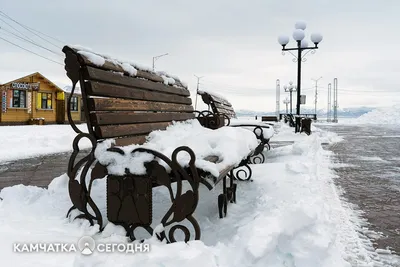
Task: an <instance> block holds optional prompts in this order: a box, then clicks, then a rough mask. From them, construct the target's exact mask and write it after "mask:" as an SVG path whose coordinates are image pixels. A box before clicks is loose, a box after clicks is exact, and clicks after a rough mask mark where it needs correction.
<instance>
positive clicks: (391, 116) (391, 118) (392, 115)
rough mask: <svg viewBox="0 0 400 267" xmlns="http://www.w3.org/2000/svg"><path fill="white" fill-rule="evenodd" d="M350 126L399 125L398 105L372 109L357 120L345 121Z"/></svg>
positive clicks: (399, 113) (399, 108) (399, 109)
mask: <svg viewBox="0 0 400 267" xmlns="http://www.w3.org/2000/svg"><path fill="white" fill-rule="evenodd" d="M346 123H350V124H395V125H400V104H397V105H394V106H392V107H384V108H378V109H374V110H372V111H370V112H368V113H366V114H364V115H362V116H360V117H359V118H356V119H352V120H348V121H346Z"/></svg>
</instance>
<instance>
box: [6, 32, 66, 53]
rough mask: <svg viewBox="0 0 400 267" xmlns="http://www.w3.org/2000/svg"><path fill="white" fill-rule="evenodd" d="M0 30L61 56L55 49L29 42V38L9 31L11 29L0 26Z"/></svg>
mask: <svg viewBox="0 0 400 267" xmlns="http://www.w3.org/2000/svg"><path fill="white" fill-rule="evenodd" d="M0 30H3V31H5V32H8V33H10V34H12V35H14V36H15V37H17V38H19V39H21V40H23V41H25V42H28V43H31V44H33V45H36V46H38V47H40V48H42V49H45V50H47V51H49V52H51V53H53V54H55V55H58V56H62V54H61V53H57V52H55V51H53V50H50V49H48V48H46V47H44V46H41V45H40V44H37V43H35V42H31V41H30V40H28V39H25V38H23V37H21V36H19V35H17V34H15V33H13V32H11V31H8V30H6V29H4V28H3V27H0Z"/></svg>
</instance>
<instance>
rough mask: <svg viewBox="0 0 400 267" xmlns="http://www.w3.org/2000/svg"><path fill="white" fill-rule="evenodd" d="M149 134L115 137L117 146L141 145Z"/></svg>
mask: <svg viewBox="0 0 400 267" xmlns="http://www.w3.org/2000/svg"><path fill="white" fill-rule="evenodd" d="M146 136H147V135H138V136H129V137H123V138H117V139H115V145H116V146H129V145H133V144H138V145H141V144H143V143H144V142H146Z"/></svg>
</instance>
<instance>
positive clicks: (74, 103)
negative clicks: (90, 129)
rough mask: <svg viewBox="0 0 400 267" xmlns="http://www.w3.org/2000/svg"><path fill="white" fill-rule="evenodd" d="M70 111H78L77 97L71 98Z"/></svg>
mask: <svg viewBox="0 0 400 267" xmlns="http://www.w3.org/2000/svg"><path fill="white" fill-rule="evenodd" d="M71 111H78V97H77V96H73V97H71Z"/></svg>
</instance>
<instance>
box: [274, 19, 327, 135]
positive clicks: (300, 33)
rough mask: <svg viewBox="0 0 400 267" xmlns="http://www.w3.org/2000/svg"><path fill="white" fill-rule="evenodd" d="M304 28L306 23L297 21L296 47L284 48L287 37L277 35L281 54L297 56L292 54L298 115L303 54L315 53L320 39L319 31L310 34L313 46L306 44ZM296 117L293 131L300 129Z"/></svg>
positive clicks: (287, 41)
mask: <svg viewBox="0 0 400 267" xmlns="http://www.w3.org/2000/svg"><path fill="white" fill-rule="evenodd" d="M305 29H306V23H304V22H297V23H296V24H295V30H294V32H293V39H294V40H295V41H296V44H297V45H296V47H293V48H286V45H287V44H288V43H289V37H288V36H285V35H281V36H279V37H278V42H279V44H280V45H282V54H285V51H289V53H291V54H292V52H291V51H297V56H296V55H295V54H292V55H293V56H294V57H295V58H294V60H293V61H294V62H297V105H296V115H297V116H300V96H301V62H302V61H306V59H305V55H306V54H307V53H308V52H310V51H312V53H315V49H318V44H319V43H320V42H321V41H322V35H321V34H319V33H313V34H311V42H313V43H314V45H315V46H310V47H309V46H308V42H307V41H306V40H305V39H304V37H305V33H304V30H305ZM306 50H308V51H307V52H306V53H304V54H303V51H306ZM297 121H298V119H297V120H296V130H295V132H296V133H297V132H299V131H300V129H299V128H300V125H298V123H297Z"/></svg>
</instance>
